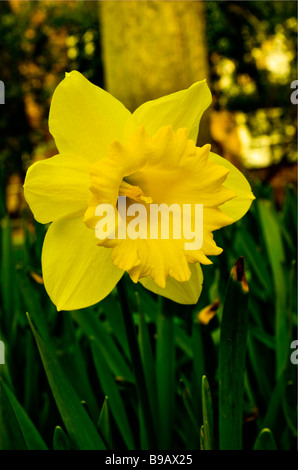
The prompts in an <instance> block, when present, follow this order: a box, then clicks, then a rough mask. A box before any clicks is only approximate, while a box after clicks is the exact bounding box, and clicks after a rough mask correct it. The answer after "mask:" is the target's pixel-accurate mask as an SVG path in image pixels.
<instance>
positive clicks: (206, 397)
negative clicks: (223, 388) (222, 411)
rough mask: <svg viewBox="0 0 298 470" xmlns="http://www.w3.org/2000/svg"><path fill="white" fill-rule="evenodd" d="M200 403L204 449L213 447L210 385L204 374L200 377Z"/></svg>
mask: <svg viewBox="0 0 298 470" xmlns="http://www.w3.org/2000/svg"><path fill="white" fill-rule="evenodd" d="M202 404H203V423H204V424H203V425H204V449H205V450H212V449H214V437H213V427H214V426H213V406H212V398H211V392H210V387H209V383H208V379H207V377H206V375H204V376H203V377H202Z"/></svg>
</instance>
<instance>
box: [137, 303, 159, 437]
mask: <svg viewBox="0 0 298 470" xmlns="http://www.w3.org/2000/svg"><path fill="white" fill-rule="evenodd" d="M137 297H138V296H137ZM138 310H139V345H140V352H141V358H142V362H143V368H144V374H145V380H146V387H147V391H148V396H149V401H150V407H151V413H152V417H153V421H154V426H155V432H156V434H157V432H158V416H157V411H158V409H157V386H156V369H155V362H154V358H153V353H152V348H151V343H150V336H149V331H148V325H147V323H146V320H145V316H144V313H143V311H142V309H141V306H140V305H139V309H138Z"/></svg>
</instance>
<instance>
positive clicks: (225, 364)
mask: <svg viewBox="0 0 298 470" xmlns="http://www.w3.org/2000/svg"><path fill="white" fill-rule="evenodd" d="M247 305H248V286H247V283H246V279H245V272H244V260H243V258H239V260H238V261H237V262H236V264H235V266H234V267H233V268H232V271H231V275H230V279H229V282H228V286H227V290H226V296H225V301H224V307H223V315H222V324H221V334H220V345H219V367H218V373H219V448H220V450H241V448H242V408H243V387H244V371H245V358H246V342H247V328H248V310H247Z"/></svg>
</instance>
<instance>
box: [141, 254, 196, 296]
mask: <svg viewBox="0 0 298 470" xmlns="http://www.w3.org/2000/svg"><path fill="white" fill-rule="evenodd" d="M189 268H190V271H191V278H190V280H189V281H187V282H178V281H176V280H175V279H173V278H172V277H170V276H168V278H167V284H166V287H165V288H162V287H159V286H158V285H157V284H155V282H154V281H153V280H152V278H151V277H145V278H143V279H140V283H141V284H143V286H144V287H146V289H148V290H150V291H151V292H154V293H155V294H159V295H162V296H163V297H167V298H168V299H171V300H173V301H174V302H177V303H178V304H185V305H189V304H196V303H197V301H198V298H199V297H200V294H201V291H202V284H203V273H202V269H201V266H200V264H199V263H197V264H190V265H189Z"/></svg>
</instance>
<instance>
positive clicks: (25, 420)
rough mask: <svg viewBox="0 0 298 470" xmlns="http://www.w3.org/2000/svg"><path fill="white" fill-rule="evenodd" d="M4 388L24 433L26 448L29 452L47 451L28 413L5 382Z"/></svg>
mask: <svg viewBox="0 0 298 470" xmlns="http://www.w3.org/2000/svg"><path fill="white" fill-rule="evenodd" d="M2 387H3V389H4V391H5V393H6V396H7V398H8V400H9V403H10V406H11V408H12V409H13V412H14V414H15V417H16V419H17V422H18V425H19V427H20V430H21V432H22V435H23V438H24V441H25V443H26V447H27V449H28V450H47V446H46V444H45V442H44V440H43V439H42V437H41V436H40V434H39V432H38V431H37V429H36V428H35V426H34V424H33V423H32V421H31V420H30V418H29V416H28V415H27V413H26V411H25V410H24V409H23V407H22V406H21V405H20V403H19V402H18V400H17V399H16V397H15V396H14V395H13V393H12V392H11V391H10V390H9V388H8V386H7V385H6V384H5V383H4V382H3V383H2Z"/></svg>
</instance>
